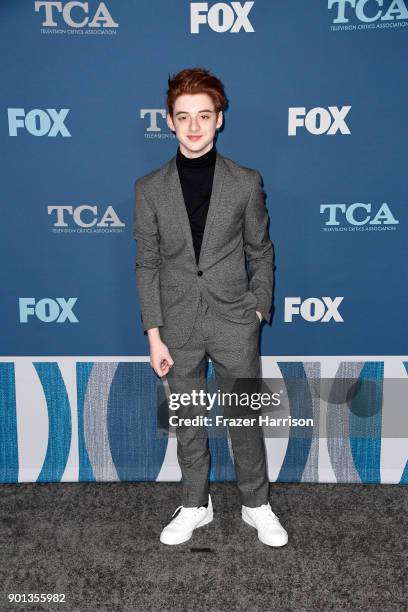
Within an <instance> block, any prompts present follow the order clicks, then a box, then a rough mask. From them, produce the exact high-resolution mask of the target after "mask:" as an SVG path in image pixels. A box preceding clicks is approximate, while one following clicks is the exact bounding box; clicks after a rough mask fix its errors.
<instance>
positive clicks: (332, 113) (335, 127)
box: [288, 106, 351, 136]
mask: <svg viewBox="0 0 408 612" xmlns="http://www.w3.org/2000/svg"><path fill="white" fill-rule="evenodd" d="M350 109H351V106H342V107H341V108H338V107H337V106H329V107H328V110H327V109H326V108H323V107H320V106H317V107H316V108H312V109H310V110H309V111H308V112H306V108H305V107H302V106H293V107H290V108H289V116H288V135H289V136H296V128H298V127H305V128H306V130H307V131H308V132H309V133H310V134H313V135H314V136H320V135H321V134H327V136H332V135H333V134H336V132H340V133H341V134H350V133H351V132H350V130H349V128H348V126H347V124H346V121H345V117H346V115H347V114H348V112H349V110H350Z"/></svg>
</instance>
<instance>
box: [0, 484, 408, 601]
mask: <svg viewBox="0 0 408 612" xmlns="http://www.w3.org/2000/svg"><path fill="white" fill-rule="evenodd" d="M211 494H212V499H213V505H214V521H213V523H211V524H210V525H207V526H205V527H203V528H201V529H198V530H196V531H195V533H194V535H193V538H192V539H191V540H190V541H189V542H187V543H185V544H183V545H181V546H176V547H168V546H165V545H163V544H161V543H160V542H159V540H158V536H159V533H160V530H161V528H162V527H163V526H164V524H165V523H166V522H167V521H168V519H169V518H170V517H171V514H172V512H173V511H174V510H175V509H176V507H177V506H178V505H179V499H180V484H179V483H130V482H126V483H117V482H115V483H97V484H91V483H59V484H17V485H0V572H1V576H0V578H1V593H0V610H1V611H2V612H3V610H4V611H6V610H7V611H8V610H65V611H69V612H71V611H77V610H78V611H81V612H82V611H85V610H92V611H105V610H106V611H111V610H112V611H113V610H115V611H116V610H120V611H122V610H123V611H133V610H135V611H136V610H137V611H138V610H141V611H143V612H144V611H150V610H152V611H153V610H154V611H156V610H157V611H158V610H165V611H176V610H179V611H184V610H208V611H215V612H216V611H220V612H221V611H241V610H250V611H254V612H255V611H258V610H259V611H278V612H281V611H296V612H303V611H309V610H314V611H315V610H322V611H324V612H329V611H331V610H335V611H336V612H337V611H339V610H340V611H344V610H353V611H356V610H364V611H369V612H376V611H378V612H380V611H381V612H388V611H406V610H407V609H408V607H407V582H408V577H407V550H408V536H407V534H408V489H407V487H404V486H397V485H355V484H282V483H280V484H275V483H272V484H271V505H272V509H273V510H274V511H275V512H276V513H277V514H278V516H279V517H280V519H281V522H282V524H283V525H284V526H285V527H286V529H287V531H288V533H289V543H288V544H287V545H286V546H285V547H283V548H281V549H272V548H269V547H268V546H265V545H263V544H262V543H261V542H259V540H258V539H257V537H256V531H255V530H254V529H253V528H251V527H249V526H248V525H246V524H244V523H243V522H242V520H241V518H240V505H239V499H238V494H237V490H236V487H235V485H234V483H225V484H212V485H211ZM10 592H11V593H30V592H31V593H65V594H66V603H65V604H59V605H57V604H36V605H32V604H24V605H18V604H9V603H8V599H7V594H8V593H10Z"/></svg>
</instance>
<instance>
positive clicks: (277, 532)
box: [242, 502, 288, 546]
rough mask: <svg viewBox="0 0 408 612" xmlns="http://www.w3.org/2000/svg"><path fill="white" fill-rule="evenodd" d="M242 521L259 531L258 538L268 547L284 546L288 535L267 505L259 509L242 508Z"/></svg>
mask: <svg viewBox="0 0 408 612" xmlns="http://www.w3.org/2000/svg"><path fill="white" fill-rule="evenodd" d="M242 520H243V521H244V522H245V523H248V525H251V527H255V529H257V530H258V538H259V539H260V540H261V542H263V543H264V544H267V545H268V546H284V545H285V544H287V541H288V534H287V532H286V530H285V529H284V528H283V527H282V525H281V524H280V522H279V519H278V517H277V516H276V514H275V513H274V512H272V508H271V506H270V505H269V502H268V503H267V504H264V505H263V506H258V507H257V508H248V506H242Z"/></svg>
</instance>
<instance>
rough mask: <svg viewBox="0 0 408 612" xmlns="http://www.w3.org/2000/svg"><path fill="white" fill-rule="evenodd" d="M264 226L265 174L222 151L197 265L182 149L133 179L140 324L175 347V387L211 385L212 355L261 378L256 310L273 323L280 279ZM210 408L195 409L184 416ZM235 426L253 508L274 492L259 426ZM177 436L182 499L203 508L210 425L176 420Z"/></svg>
mask: <svg viewBox="0 0 408 612" xmlns="http://www.w3.org/2000/svg"><path fill="white" fill-rule="evenodd" d="M267 223H268V213H267V210H266V207H265V202H264V194H263V190H262V187H261V177H260V174H259V172H258V171H257V170H254V169H251V168H246V167H243V166H239V165H238V164H237V163H235V162H234V161H233V160H231V159H229V158H227V157H224V156H223V155H221V154H220V153H219V152H217V157H216V163H215V169H214V178H213V187H212V193H211V199H210V203H209V209H208V215H207V220H206V224H205V230H204V236H203V241H202V246H201V251H200V258H199V262H198V264H197V263H196V259H195V253H194V247H193V240H192V235H191V229H190V223H189V219H188V215H187V210H186V206H185V203H184V198H183V193H182V189H181V184H180V180H179V175H178V170H177V166H176V156H173V157H172V158H171V159H170V160H169V161H168V162H167V163H166V164H164V165H163V166H161V167H160V168H159V169H157V170H155V171H154V172H151V173H149V174H146V175H145V176H143V177H141V178H139V179H137V180H136V182H135V208H134V216H133V235H134V238H135V240H136V242H137V255H136V278H137V287H138V294H139V300H140V306H141V317H142V324H143V327H144V329H145V330H148V329H150V328H152V327H159V332H160V336H161V339H162V340H163V342H164V343H165V344H166V345H167V346H168V348H169V350H170V353H171V355H172V358H173V360H174V365H173V367H172V368H171V369H170V372H169V373H168V374H167V380H168V382H169V386H170V390H171V391H172V392H187V391H188V390H191V389H192V388H193V386H194V388H195V389H197V388H204V389H206V381H205V376H206V374H205V364H206V358H207V357H211V360H212V362H213V364H214V369H215V373H216V377H217V379H218V377H242V378H251V377H258V376H259V372H260V360H259V329H260V324H259V319H258V317H257V315H256V310H259V311H260V312H261V313H262V315H263V317H264V319H266V320H267V321H268V322H270V318H271V314H270V308H271V301H272V290H273V282H274V273H273V248H272V243H271V241H270V239H269V236H268V230H267ZM197 410H198V412H197ZM200 411H201V412H200ZM205 412H206V411H205V409H202V408H198V409H197V408H194V407H193V406H188V407H185V408H180V409H179V411H178V414H179V416H186V415H188V416H193V415H194V416H196V415H197V414H198V413H200V414H204V413H205ZM207 415H208V412H207ZM237 429H239V428H234V431H233V428H230V429H229V433H230V437H231V442H232V448H233V454H234V462H235V469H236V473H237V480H238V488H239V492H240V495H241V500H242V503H243V504H245V505H247V506H252V507H254V506H257V505H260V504H263V503H266V501H267V499H268V486H269V482H268V479H267V475H266V462H265V451H264V441H263V436H262V431H260V429H259V428H255V429H254V428H253V427H251V428H240V429H241V430H242V431H237ZM245 429H246V430H245ZM250 430H251V431H250ZM176 434H177V440H178V451H177V452H178V459H179V464H180V468H181V471H182V475H183V482H184V489H183V495H184V498H183V505H185V506H194V505H201V504H203V503H206V501H207V499H208V482H207V478H208V466H209V456H208V440H207V432H206V430H205V428H202V427H196V428H192V427H176Z"/></svg>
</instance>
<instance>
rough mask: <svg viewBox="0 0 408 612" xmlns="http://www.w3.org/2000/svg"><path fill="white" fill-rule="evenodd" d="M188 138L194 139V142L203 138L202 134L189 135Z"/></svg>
mask: <svg viewBox="0 0 408 612" xmlns="http://www.w3.org/2000/svg"><path fill="white" fill-rule="evenodd" d="M187 138H188V139H189V140H192V141H193V142H195V141H196V140H199V139H200V138H201V136H187Z"/></svg>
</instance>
